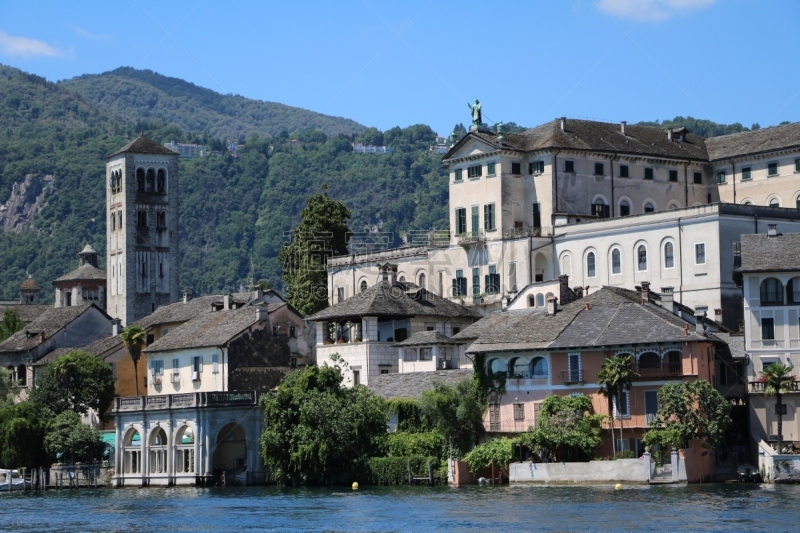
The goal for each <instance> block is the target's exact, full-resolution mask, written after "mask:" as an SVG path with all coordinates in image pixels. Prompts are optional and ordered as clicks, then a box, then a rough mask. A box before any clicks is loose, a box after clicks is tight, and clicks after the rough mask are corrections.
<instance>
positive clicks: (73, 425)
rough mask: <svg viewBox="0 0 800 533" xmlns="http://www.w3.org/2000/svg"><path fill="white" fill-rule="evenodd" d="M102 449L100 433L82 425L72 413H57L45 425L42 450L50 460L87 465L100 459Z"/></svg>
mask: <svg viewBox="0 0 800 533" xmlns="http://www.w3.org/2000/svg"><path fill="white" fill-rule="evenodd" d="M103 448H104V445H103V442H102V441H101V440H100V432H99V431H98V430H96V429H94V428H92V427H89V426H86V425H84V424H83V423H82V422H81V417H80V415H79V414H77V413H75V412H73V411H64V412H63V413H59V414H57V415H56V416H55V417H53V419H52V420H50V422H49V423H48V424H47V433H46V434H45V436H44V449H45V451H46V452H47V453H48V454H49V455H50V458H51V459H54V460H61V461H62V462H69V463H71V464H73V463H76V462H81V463H87V462H91V461H93V460H95V459H100V457H101V456H102V453H103Z"/></svg>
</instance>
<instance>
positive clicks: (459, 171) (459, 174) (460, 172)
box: [455, 168, 464, 181]
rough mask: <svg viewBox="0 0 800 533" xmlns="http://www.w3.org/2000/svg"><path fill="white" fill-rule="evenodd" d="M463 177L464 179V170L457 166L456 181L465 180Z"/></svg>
mask: <svg viewBox="0 0 800 533" xmlns="http://www.w3.org/2000/svg"><path fill="white" fill-rule="evenodd" d="M463 179H464V174H463V171H462V170H461V169H460V168H457V169H456V177H455V181H463Z"/></svg>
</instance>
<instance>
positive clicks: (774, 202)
mask: <svg viewBox="0 0 800 533" xmlns="http://www.w3.org/2000/svg"><path fill="white" fill-rule="evenodd" d="M767 205H768V206H770V207H780V206H781V199H780V197H779V196H778V195H777V194H773V195H772V196H770V197H769V198H768V199H767Z"/></svg>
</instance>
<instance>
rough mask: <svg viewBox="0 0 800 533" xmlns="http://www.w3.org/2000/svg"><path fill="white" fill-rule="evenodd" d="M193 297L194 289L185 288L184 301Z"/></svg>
mask: <svg viewBox="0 0 800 533" xmlns="http://www.w3.org/2000/svg"><path fill="white" fill-rule="evenodd" d="M191 299H192V289H183V303H186V302H188V301H189V300H191Z"/></svg>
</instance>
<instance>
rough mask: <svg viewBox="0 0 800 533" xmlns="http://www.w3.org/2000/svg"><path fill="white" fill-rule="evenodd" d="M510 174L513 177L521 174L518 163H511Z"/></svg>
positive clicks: (520, 167) (520, 166)
mask: <svg viewBox="0 0 800 533" xmlns="http://www.w3.org/2000/svg"><path fill="white" fill-rule="evenodd" d="M511 173H512V174H513V175H515V176H519V175H520V174H522V165H520V164H519V163H511Z"/></svg>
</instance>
